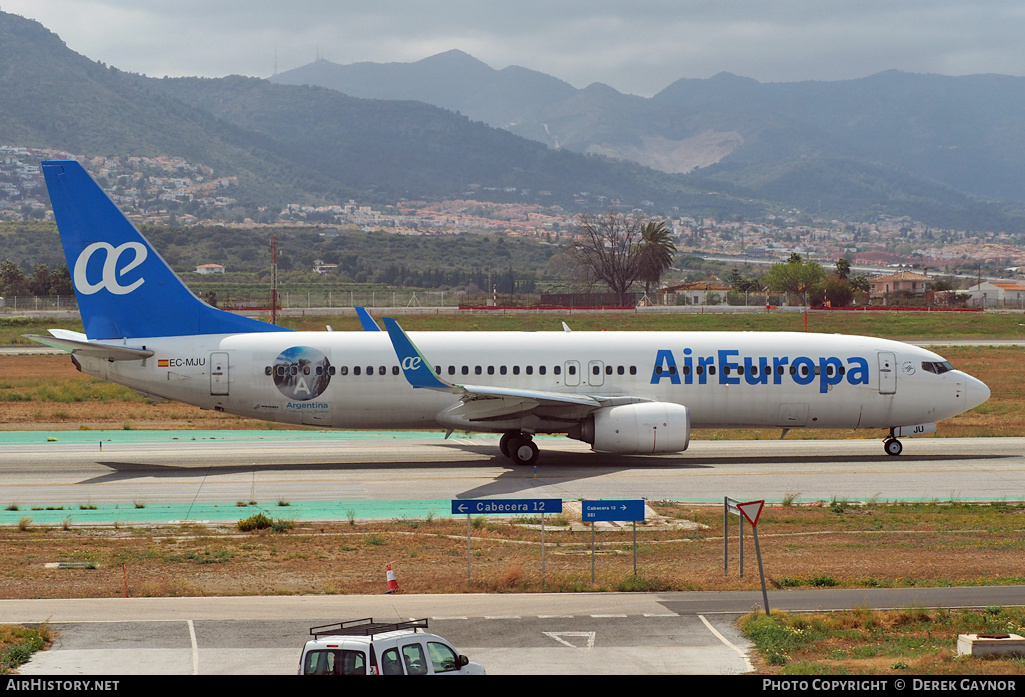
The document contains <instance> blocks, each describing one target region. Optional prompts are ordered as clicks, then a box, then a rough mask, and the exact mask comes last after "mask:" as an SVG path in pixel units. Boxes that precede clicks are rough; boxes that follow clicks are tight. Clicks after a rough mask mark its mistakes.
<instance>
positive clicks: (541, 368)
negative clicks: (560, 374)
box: [537, 365, 548, 375]
mask: <svg viewBox="0 0 1025 697" xmlns="http://www.w3.org/2000/svg"><path fill="white" fill-rule="evenodd" d="M547 371H548V368H546V367H545V366H543V365H539V366H538V367H537V374H538V375H544V374H545V373H546V372H547Z"/></svg>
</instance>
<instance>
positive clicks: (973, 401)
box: [965, 376, 989, 410]
mask: <svg viewBox="0 0 1025 697" xmlns="http://www.w3.org/2000/svg"><path fill="white" fill-rule="evenodd" d="M967 383H968V384H967V385H965V409H966V410H967V409H974V408H975V407H977V406H979V405H980V404H982V403H983V402H985V401H986V400H987V399H989V388H988V387H987V386H986V383H984V382H983V381H982V380H976V379H975V378H973V377H971V376H968V379H967Z"/></svg>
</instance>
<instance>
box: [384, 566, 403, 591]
mask: <svg viewBox="0 0 1025 697" xmlns="http://www.w3.org/2000/svg"><path fill="white" fill-rule="evenodd" d="M384 571H385V575H386V576H387V578H388V591H387V592H388V593H395V592H397V591H398V590H399V582H398V581H396V580H395V572H394V571H392V570H391V564H390V563H388V564H385V565H384Z"/></svg>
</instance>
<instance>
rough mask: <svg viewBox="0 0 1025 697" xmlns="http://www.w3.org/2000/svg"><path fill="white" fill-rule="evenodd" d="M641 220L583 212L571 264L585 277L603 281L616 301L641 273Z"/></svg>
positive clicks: (633, 217)
mask: <svg viewBox="0 0 1025 697" xmlns="http://www.w3.org/2000/svg"><path fill="white" fill-rule="evenodd" d="M643 227H644V222H643V220H642V219H641V218H639V217H637V216H625V215H621V214H618V213H612V212H609V213H605V214H603V215H597V216H593V215H590V214H587V213H583V214H581V216H580V222H579V223H578V225H577V236H578V239H576V240H575V241H574V242H573V244H572V246H571V253H572V255H573V258H574V264H575V265H576V266H577V267H578V268H579V269H581V270H583V271H584V272H585V274H586V275H587V277H588V279H590V280H594V281H600V282H602V283H604V284H606V285H607V286H608V287H609V290H611V291H612V292H613V293H615V294H616V295H618V296H619V301H620V302H621V303H625V301H626V292H627V291H628V290H629V289H630V286H632V285H633V284H634V282H635V281H636V280H637V279H638V278H639V277H640V274H641V251H640V250H641V245H640V241H641V239H642V236H641V231H642V229H643Z"/></svg>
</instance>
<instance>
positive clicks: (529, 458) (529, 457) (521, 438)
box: [498, 431, 538, 467]
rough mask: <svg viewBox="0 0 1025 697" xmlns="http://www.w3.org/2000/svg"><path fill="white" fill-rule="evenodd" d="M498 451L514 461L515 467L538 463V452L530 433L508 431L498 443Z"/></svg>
mask: <svg viewBox="0 0 1025 697" xmlns="http://www.w3.org/2000/svg"><path fill="white" fill-rule="evenodd" d="M498 449H499V450H501V451H502V454H503V455H505V456H506V457H507V458H509V459H510V460H512V461H513V464H514V465H523V466H525V467H526V466H529V465H533V464H534V463H535V462H537V456H538V450H537V446H536V445H534V437H533V436H532V435H530V434H529V433H521V432H519V431H506V432H505V433H504V434H503V435H502V440H500V441H498Z"/></svg>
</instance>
